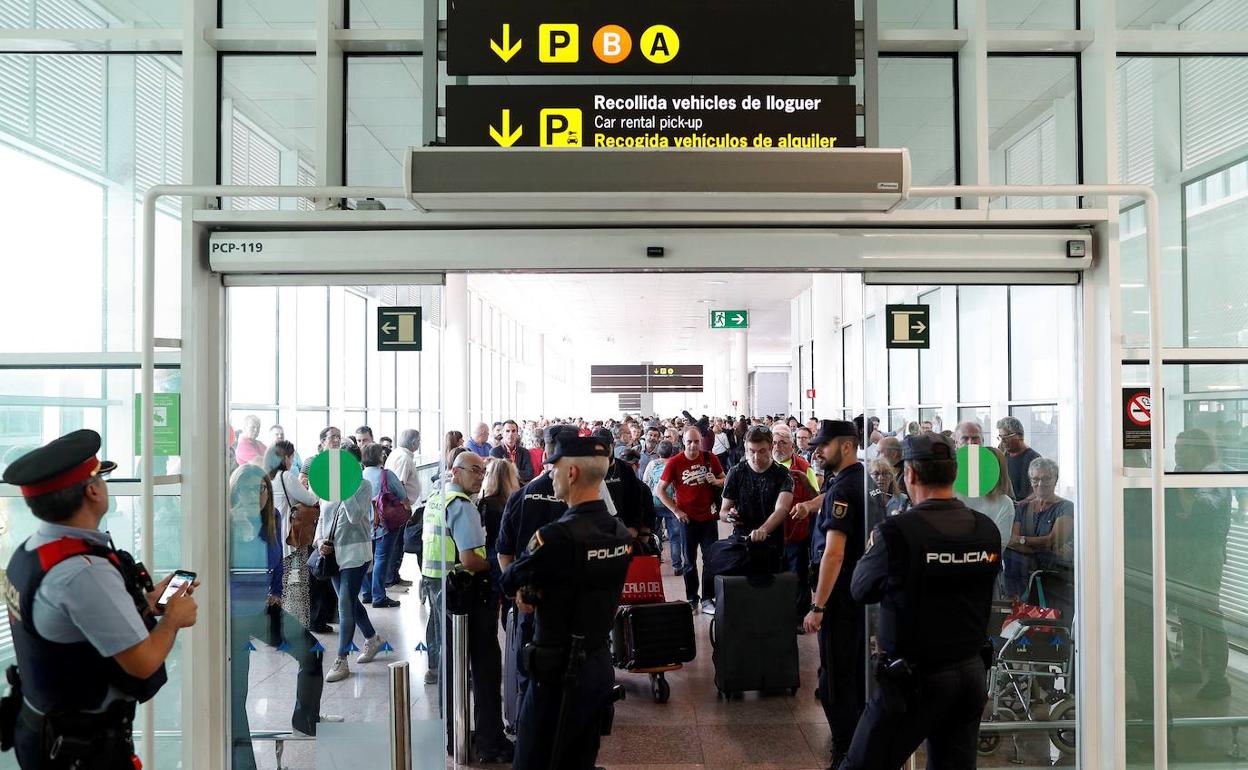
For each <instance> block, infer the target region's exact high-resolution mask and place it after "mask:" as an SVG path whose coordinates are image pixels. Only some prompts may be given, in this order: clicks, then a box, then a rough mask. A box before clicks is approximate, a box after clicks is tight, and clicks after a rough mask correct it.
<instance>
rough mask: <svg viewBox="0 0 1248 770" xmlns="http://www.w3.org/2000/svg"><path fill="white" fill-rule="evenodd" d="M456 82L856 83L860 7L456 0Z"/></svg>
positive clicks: (841, 0) (799, 2)
mask: <svg viewBox="0 0 1248 770" xmlns="http://www.w3.org/2000/svg"><path fill="white" fill-rule="evenodd" d="M448 5H449V7H448V9H447V28H446V57H447V58H446V71H447V74H450V75H577V74H598V75H601V74H613V75H845V76H853V75H854V73H855V62H854V4H853V0H771V1H770V2H765V3H764V2H750V1H749V0H631V2H628V3H605V2H602V1H601V0H592V1H591V0H449V3H448Z"/></svg>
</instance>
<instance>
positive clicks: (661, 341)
mask: <svg viewBox="0 0 1248 770" xmlns="http://www.w3.org/2000/svg"><path fill="white" fill-rule="evenodd" d="M810 284H811V278H810V276H809V275H806V274H802V273H726V274H716V273H703V274H677V273H614V274H610V275H606V274H575V275H574V274H563V275H551V274H540V275H539V274H520V275H509V274H482V275H477V274H473V275H470V276H469V277H468V288H469V289H471V290H473V291H476V292H479V293H480V294H481V295H482V296H483V297H485V298H487V299H488V300H489V301H490V303H491V304H493V305H494V306H495V307H497V308H499V309H501V310H502V311H503V312H504V313H506V314H507V315H510V316H512V317H513V318H515V319H516V320H518V321H520V322H522V323H523V324H525V325H526V326H528V327H529V328H531V329H538V330H541V331H543V332H544V333H545V334H546V335H547V336H548V337H554V338H555V339H559V338H563V337H567V338H568V340H569V342H570V344H571V345H573V346H574V347H575V349H576V350H578V351H581V350H585V351H593V361H592V362H591V363H598V364H609V363H635V362H638V361H660V360H662V361H664V362H669V363H674V364H678V363H702V364H704V365H708V364H710V363H711V359H710V355H709V353H711V352H719V351H726V350H727V349H728V344H729V336H730V335H729V333H728V332H724V331H719V330H711V329H710V328H709V320H710V311H711V310H712V309H727V310H739V309H744V310H749V311H750V329H749V352H750V364H751V365H752V366H765V365H771V364H778V363H784V364H787V363H788V362H789V361H790V359H791V358H792V353H791V351H790V345H791V344H792V343H791V337H790V333H789V326H790V316H789V300H790V299H792V298H793V297H796V296H797V295H798V294H800V293H801V292H802V291H804V290H805V289H807V288H809V287H810Z"/></svg>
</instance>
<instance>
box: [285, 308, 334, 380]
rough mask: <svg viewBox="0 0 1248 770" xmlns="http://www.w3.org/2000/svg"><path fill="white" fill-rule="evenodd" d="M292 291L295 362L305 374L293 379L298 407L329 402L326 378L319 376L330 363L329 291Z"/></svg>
mask: <svg viewBox="0 0 1248 770" xmlns="http://www.w3.org/2000/svg"><path fill="white" fill-rule="evenodd" d="M295 291H296V299H295V307H296V311H295V312H296V319H295V329H294V332H295V363H296V365H297V366H298V369H299V371H304V372H307V374H306V375H302V374H299V375H296V376H295V388H296V400H297V401H298V402H299V403H300V404H324V403H328V401H327V399H328V393H327V391H328V389H329V378H328V377H322V376H320V375H321V373H322V372H325V371H326V368H327V364H328V361H329V349H328V348H329V342H328V339H327V337H326V332H327V330H328V327H329V290H328V289H326V288H325V287H323V286H300V287H298V288H296V289H295ZM286 339H289V337H286ZM293 371H294V370H293V369H292V372H293Z"/></svg>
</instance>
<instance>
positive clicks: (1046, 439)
mask: <svg viewBox="0 0 1248 770" xmlns="http://www.w3.org/2000/svg"><path fill="white" fill-rule="evenodd" d="M1010 416H1011V417H1017V418H1018V421H1019V422H1021V423H1022V424H1023V435H1024V436H1025V437H1026V441H1027V444H1028V446H1030V447H1031V448H1032V449H1034V450H1036V451H1037V452H1039V453H1040V456H1041V457H1049V458H1053V459H1056V458H1058V456H1059V450H1060V448H1061V446H1060V444H1059V443H1058V410H1057V405H1056V404H1045V405H1043V406H1012V407H1010ZM1071 471H1072V474H1073V471H1074V469H1071Z"/></svg>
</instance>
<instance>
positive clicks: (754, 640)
mask: <svg viewBox="0 0 1248 770" xmlns="http://www.w3.org/2000/svg"><path fill="white" fill-rule="evenodd" d="M796 595H797V575H794V574H793V573H792V572H783V573H780V574H779V575H762V576H751V577H744V576H724V575H720V576H718V577H716V578H715V616H714V617H713V618H712V619H711V644H712V646H713V653H712V660H713V661H714V663H715V688H716V689H717V690H718V691H719V692H720V693H722V694H724V695H731V694H732V693H738V692H744V691H746V690H762V691H778V690H787V691H789V692H790V693H796V692H797V688H798V687H800V686H801V677H800V676H799V673H798V659H797V608H796V606H795V605H794V601H793V598H794V597H795V596H796Z"/></svg>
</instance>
